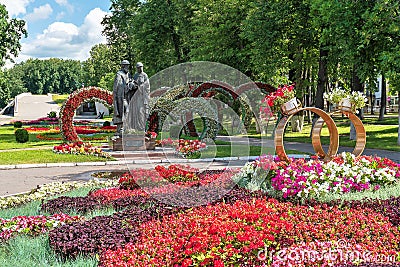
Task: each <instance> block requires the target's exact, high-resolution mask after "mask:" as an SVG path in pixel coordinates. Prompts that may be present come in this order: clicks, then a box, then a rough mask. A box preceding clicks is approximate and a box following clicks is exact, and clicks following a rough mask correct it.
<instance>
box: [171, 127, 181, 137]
mask: <svg viewBox="0 0 400 267" xmlns="http://www.w3.org/2000/svg"><path fill="white" fill-rule="evenodd" d="M181 129H182V127H181V126H180V125H173V126H170V128H169V136H170V137H171V138H172V139H179V136H180V133H181Z"/></svg>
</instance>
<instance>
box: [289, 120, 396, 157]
mask: <svg viewBox="0 0 400 267" xmlns="http://www.w3.org/2000/svg"><path fill="white" fill-rule="evenodd" d="M336 126H337V128H338V132H339V144H340V146H345V147H354V146H355V141H354V140H350V124H349V123H348V122H343V123H337V124H336ZM364 127H365V131H366V132H367V143H366V148H380V149H386V150H392V151H400V146H398V145H397V136H398V127H399V126H398V125H373V124H365V125H364ZM310 131H311V124H307V125H304V128H303V131H302V132H301V133H295V132H290V131H287V132H286V134H285V140H286V141H291V142H300V143H311V138H310ZM321 136H322V137H321V142H322V144H325V145H328V144H329V131H328V128H326V126H324V127H323V129H322V132H321Z"/></svg>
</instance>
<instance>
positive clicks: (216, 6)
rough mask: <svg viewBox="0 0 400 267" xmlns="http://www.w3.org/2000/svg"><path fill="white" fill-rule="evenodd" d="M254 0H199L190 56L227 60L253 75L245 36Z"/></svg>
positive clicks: (229, 63)
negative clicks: (245, 24)
mask: <svg viewBox="0 0 400 267" xmlns="http://www.w3.org/2000/svg"><path fill="white" fill-rule="evenodd" d="M251 2H252V1H249V0H245V1H243V0H226V1H212V0H198V3H197V5H198V6H197V8H196V10H195V12H194V16H193V21H192V27H193V30H192V31H191V34H190V36H191V43H190V44H191V47H190V58H191V59H192V60H206V61H213V62H219V63H223V64H226V65H229V66H231V67H233V68H235V69H238V70H240V71H241V72H243V73H245V74H247V75H248V76H250V77H252V76H253V75H254V74H253V71H252V68H251V67H250V50H249V41H248V40H247V39H246V38H245V36H243V31H244V30H245V29H244V27H243V22H244V21H245V19H246V18H247V16H248V14H249V10H250V4H251Z"/></svg>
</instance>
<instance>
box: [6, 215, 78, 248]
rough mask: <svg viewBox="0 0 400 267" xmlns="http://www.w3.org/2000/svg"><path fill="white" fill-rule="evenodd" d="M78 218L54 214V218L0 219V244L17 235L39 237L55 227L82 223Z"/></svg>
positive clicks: (20, 217) (18, 217)
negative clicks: (77, 222)
mask: <svg viewBox="0 0 400 267" xmlns="http://www.w3.org/2000/svg"><path fill="white" fill-rule="evenodd" d="M80 220H82V218H80V217H78V216H69V215H66V214H54V215H52V216H42V215H40V216H17V217H13V218H11V219H9V220H5V219H2V218H0V230H1V231H0V242H1V241H5V240H8V239H10V238H11V237H13V236H15V235H17V234H25V235H31V236H34V235H38V234H42V233H46V232H47V231H49V230H51V229H54V228H55V227H58V226H61V225H65V224H68V223H72V222H76V221H80Z"/></svg>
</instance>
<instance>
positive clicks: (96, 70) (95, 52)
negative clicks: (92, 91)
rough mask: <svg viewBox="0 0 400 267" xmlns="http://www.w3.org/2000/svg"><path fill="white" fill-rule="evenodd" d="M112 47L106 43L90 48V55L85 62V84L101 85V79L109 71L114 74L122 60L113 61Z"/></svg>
mask: <svg viewBox="0 0 400 267" xmlns="http://www.w3.org/2000/svg"><path fill="white" fill-rule="evenodd" d="M112 60H113V57H112V51H111V48H110V47H109V46H108V45H106V44H97V45H95V46H93V47H92V49H91V50H90V57H89V58H88V59H87V60H86V61H85V62H83V79H84V83H85V86H99V83H100V81H101V79H102V78H103V77H104V76H106V75H107V74H108V73H112V74H113V75H114V74H115V72H116V71H117V70H118V68H119V65H120V62H115V61H114V62H113V61H112Z"/></svg>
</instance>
